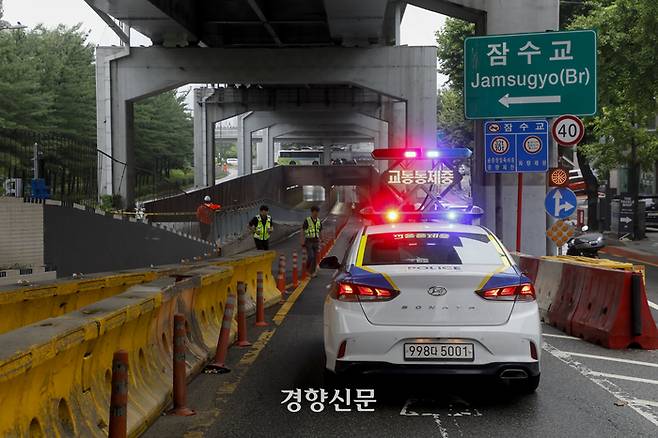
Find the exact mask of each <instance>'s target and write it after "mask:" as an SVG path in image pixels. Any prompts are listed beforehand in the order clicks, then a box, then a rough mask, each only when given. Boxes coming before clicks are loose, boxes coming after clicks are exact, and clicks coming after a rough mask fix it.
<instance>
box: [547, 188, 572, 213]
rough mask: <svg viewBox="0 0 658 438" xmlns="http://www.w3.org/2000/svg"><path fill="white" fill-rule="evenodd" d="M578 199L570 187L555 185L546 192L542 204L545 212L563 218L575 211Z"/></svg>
mask: <svg viewBox="0 0 658 438" xmlns="http://www.w3.org/2000/svg"><path fill="white" fill-rule="evenodd" d="M577 203H578V200H577V199H576V194H575V193H574V192H573V190H571V189H567V188H563V187H557V188H554V189H553V190H551V191H550V192H548V193H547V194H546V200H545V201H544V206H545V207H546V213H548V214H550V215H551V216H553V217H556V218H558V219H564V218H567V217H569V216H571V215H572V214H573V212H574V211H576V205H577Z"/></svg>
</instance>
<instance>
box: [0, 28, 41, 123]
mask: <svg viewBox="0 0 658 438" xmlns="http://www.w3.org/2000/svg"><path fill="white" fill-rule="evenodd" d="M28 38H30V35H29V34H26V33H25V32H24V31H22V30H12V31H2V32H0V128H22V129H33V130H45V129H47V128H48V126H49V117H50V113H51V105H52V98H53V95H52V92H51V91H48V90H44V89H43V88H42V87H41V84H40V72H39V67H38V63H37V62H36V60H35V59H34V55H33V53H31V52H30V51H29V50H27V47H28V46H29V44H28V42H27V39H28Z"/></svg>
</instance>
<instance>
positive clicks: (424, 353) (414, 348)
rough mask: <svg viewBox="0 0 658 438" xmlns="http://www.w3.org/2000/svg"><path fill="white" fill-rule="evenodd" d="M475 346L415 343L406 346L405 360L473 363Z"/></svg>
mask: <svg viewBox="0 0 658 438" xmlns="http://www.w3.org/2000/svg"><path fill="white" fill-rule="evenodd" d="M474 359H475V354H474V351H473V344H446V343H427V342H414V343H408V344H404V360H452V361H460V360H461V361H473V360H474Z"/></svg>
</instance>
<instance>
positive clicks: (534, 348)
mask: <svg viewBox="0 0 658 438" xmlns="http://www.w3.org/2000/svg"><path fill="white" fill-rule="evenodd" d="M530 357H531V358H533V359H534V360H537V357H538V356H537V346H536V345H535V343H534V342H532V341H530Z"/></svg>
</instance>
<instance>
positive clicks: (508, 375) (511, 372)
mask: <svg viewBox="0 0 658 438" xmlns="http://www.w3.org/2000/svg"><path fill="white" fill-rule="evenodd" d="M500 378H501V379H503V380H515V379H527V378H528V373H527V372H526V370H523V369H521V368H508V369H506V370H503V371H501V373H500Z"/></svg>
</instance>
